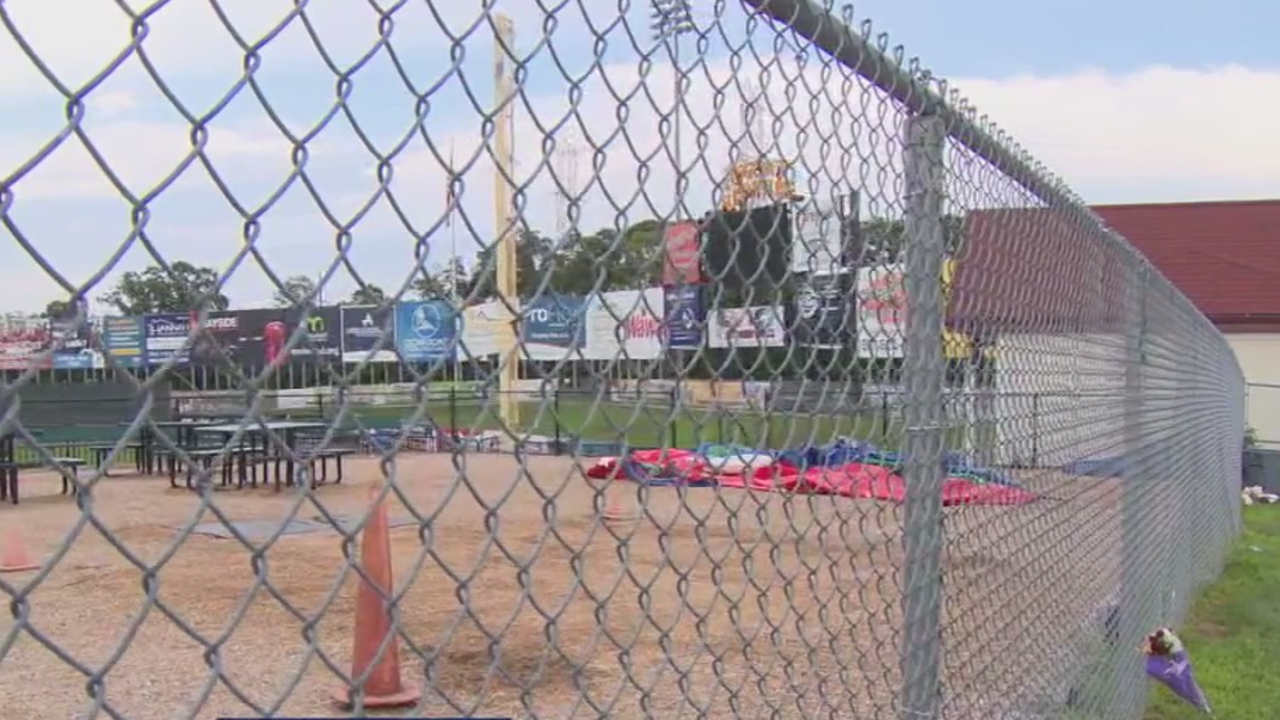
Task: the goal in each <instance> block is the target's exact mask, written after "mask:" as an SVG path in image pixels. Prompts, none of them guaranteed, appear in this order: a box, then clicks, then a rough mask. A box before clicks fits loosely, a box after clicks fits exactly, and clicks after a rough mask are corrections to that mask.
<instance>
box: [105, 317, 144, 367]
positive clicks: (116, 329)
mask: <svg viewBox="0 0 1280 720" xmlns="http://www.w3.org/2000/svg"><path fill="white" fill-rule="evenodd" d="M143 328H144V325H143V322H142V318H140V317H105V318H103V319H102V350H103V352H105V353H106V354H107V355H108V356H110V357H111V361H112V362H113V363H114V364H115V366H116V367H121V368H136V367H141V366H142V365H143V361H144V358H143V346H144V345H145V342H144V334H143Z"/></svg>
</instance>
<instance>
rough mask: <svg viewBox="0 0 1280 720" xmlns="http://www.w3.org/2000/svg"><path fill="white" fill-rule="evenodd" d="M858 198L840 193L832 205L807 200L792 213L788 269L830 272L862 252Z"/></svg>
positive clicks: (825, 273) (856, 257)
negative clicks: (789, 265)
mask: <svg viewBox="0 0 1280 720" xmlns="http://www.w3.org/2000/svg"><path fill="white" fill-rule="evenodd" d="M860 202H861V201H860V200H859V196H858V194H857V193H853V194H850V195H842V196H840V197H839V198H837V202H836V205H835V206H832V207H819V206H817V205H816V204H811V203H806V204H805V205H804V206H803V207H799V208H797V209H796V211H795V212H794V213H793V214H792V216H791V220H792V226H791V272H792V273H793V274H796V273H813V274H815V275H830V274H833V273H837V272H839V271H840V270H842V269H845V268H849V267H851V266H853V265H856V264H857V262H858V260H859V258H860V255H861V254H862V237H861V236H862V231H861V221H860V212H859V211H860V207H859V205H860Z"/></svg>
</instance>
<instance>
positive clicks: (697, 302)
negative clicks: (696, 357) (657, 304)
mask: <svg viewBox="0 0 1280 720" xmlns="http://www.w3.org/2000/svg"><path fill="white" fill-rule="evenodd" d="M663 293H664V295H665V296H664V298H663V304H664V305H665V306H666V316H665V317H663V319H662V326H663V329H664V330H665V331H666V335H667V347H668V348H673V349H677V350H684V349H696V348H700V347H702V334H703V332H702V331H703V328H705V327H706V324H707V312H706V308H704V307H703V306H702V288H701V286H698V285H680V286H676V287H669V288H666V289H665V290H663Z"/></svg>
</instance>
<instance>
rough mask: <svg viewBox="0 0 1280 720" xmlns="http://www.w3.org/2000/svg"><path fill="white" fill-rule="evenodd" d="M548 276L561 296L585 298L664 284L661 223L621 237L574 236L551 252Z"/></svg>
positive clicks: (611, 233)
mask: <svg viewBox="0 0 1280 720" xmlns="http://www.w3.org/2000/svg"><path fill="white" fill-rule="evenodd" d="M547 263H548V265H547V267H546V268H545V269H544V272H546V271H550V272H551V286H552V288H553V289H554V290H556V291H557V292H562V293H566V294H570V295H585V294H587V293H589V292H592V291H593V290H599V291H601V292H609V291H611V290H640V289H643V288H647V287H652V286H654V285H658V284H659V283H661V281H662V233H661V224H660V223H659V222H658V221H657V220H644V221H642V222H639V223H636V224H635V225H632V226H630V227H628V228H627V229H626V230H625V231H624V232H622V233H619V232H618V231H617V230H615V229H613V228H603V229H601V230H597V231H596V232H594V233H592V234H591V235H578V234H574V235H570V236H569V237H567V238H565V239H564V240H563V241H561V242H560V243H559V244H558V245H556V246H554V247H553V248H551V252H550V254H549V256H548V257H547Z"/></svg>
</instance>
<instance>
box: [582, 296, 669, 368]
mask: <svg viewBox="0 0 1280 720" xmlns="http://www.w3.org/2000/svg"><path fill="white" fill-rule="evenodd" d="M665 308H666V303H665V298H664V297H663V293H662V288H649V289H647V290H617V291H615V292H606V293H599V294H597V295H592V296H591V298H590V300H589V301H588V302H587V342H586V346H585V348H584V350H583V352H582V355H583V357H585V358H586V359H588V360H656V359H657V358H660V357H662V317H663V314H664V311H665Z"/></svg>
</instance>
